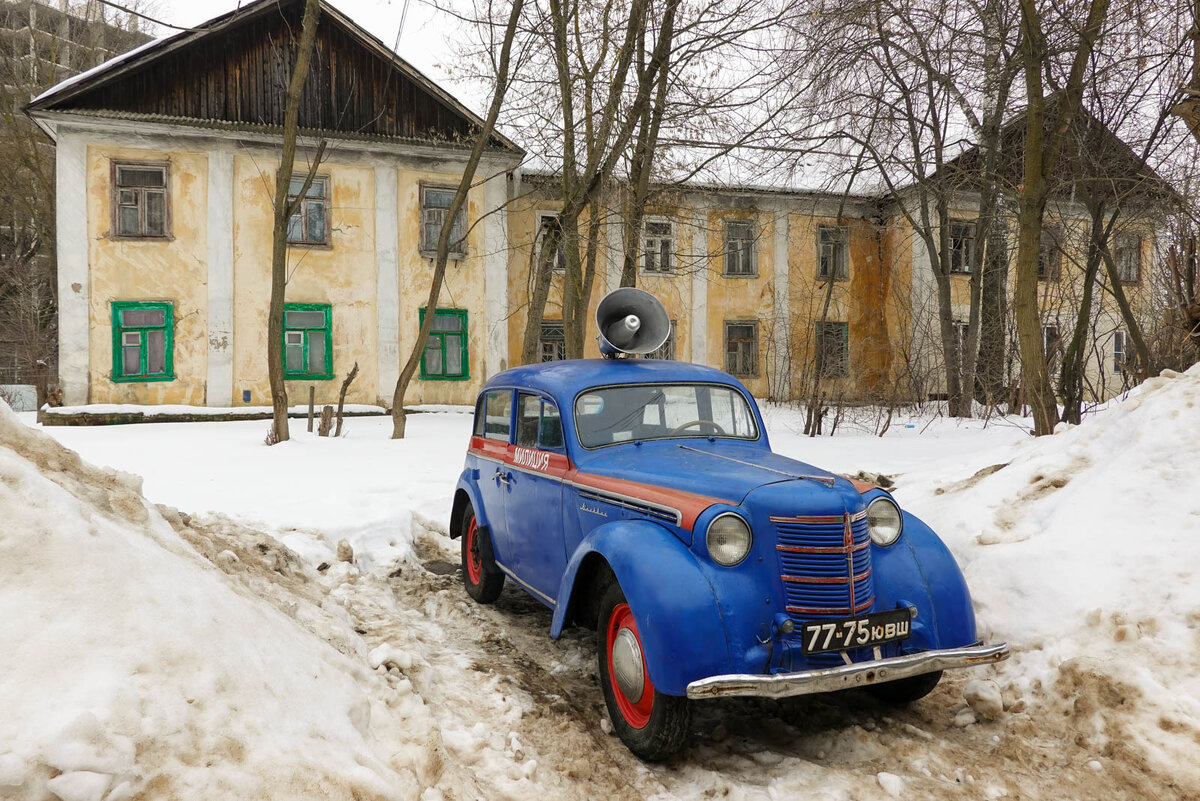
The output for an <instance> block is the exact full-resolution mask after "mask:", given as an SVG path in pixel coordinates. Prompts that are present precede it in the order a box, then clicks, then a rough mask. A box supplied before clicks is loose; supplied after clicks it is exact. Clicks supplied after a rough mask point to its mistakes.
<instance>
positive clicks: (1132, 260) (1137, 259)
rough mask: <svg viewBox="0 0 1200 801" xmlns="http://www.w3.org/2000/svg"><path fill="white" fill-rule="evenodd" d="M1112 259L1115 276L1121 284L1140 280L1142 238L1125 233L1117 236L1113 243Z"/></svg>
mask: <svg viewBox="0 0 1200 801" xmlns="http://www.w3.org/2000/svg"><path fill="white" fill-rule="evenodd" d="M1113 261H1115V262H1116V263H1117V278H1119V279H1121V283H1122V284H1136V283H1138V282H1139V281H1141V280H1142V238H1141V237H1140V236H1133V235H1130V234H1126V235H1123V236H1118V237H1117V241H1116V242H1115V243H1114V245H1113Z"/></svg>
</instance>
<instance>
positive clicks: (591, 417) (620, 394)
mask: <svg viewBox="0 0 1200 801" xmlns="http://www.w3.org/2000/svg"><path fill="white" fill-rule="evenodd" d="M575 430H576V432H577V433H578V434H579V442H580V443H581V444H582V445H583V447H585V448H598V447H600V446H602V445H612V444H614V443H617V442H628V441H630V440H645V439H664V438H667V437H710V436H713V437H731V438H734V439H758V425H757V424H756V423H755V420H754V413H753V412H752V411H751V410H750V404H749V403H747V402H746V398H745V397H743V395H742V393H740V392H738V391H737V390H735V389H733V388H732V387H727V386H722V385H720V384H635V385H626V386H615V387H602V388H598V389H592V390H588V391H587V392H584V393H582V394H580V395H579V397H578V398H577V399H576V400H575Z"/></svg>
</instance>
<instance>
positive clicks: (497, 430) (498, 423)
mask: <svg viewBox="0 0 1200 801" xmlns="http://www.w3.org/2000/svg"><path fill="white" fill-rule="evenodd" d="M512 396H513V394H512V390H508V389H498V390H494V391H492V392H489V393H487V394H486V395H484V396H483V400H482V402H481V403H480V406H481V410H482V412H483V413H482V414H480V415H479V416H478V419H477V420H476V421H475V433H476V434H477V435H478V434H482V435H483V436H484V437H486V438H487V439H494V440H499V441H500V442H508V439H509V435H510V434H511V433H512Z"/></svg>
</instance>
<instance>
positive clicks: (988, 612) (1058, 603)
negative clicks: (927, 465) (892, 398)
mask: <svg viewBox="0 0 1200 801" xmlns="http://www.w3.org/2000/svg"><path fill="white" fill-rule="evenodd" d="M1014 450H1015V455H1010V456H1009V457H1008V459H1007V460H1006V463H1004V464H998V465H992V466H989V467H985V468H984V469H983V470H980V471H979V472H977V473H975V474H974V475H969V474H968V476H966V477H963V478H962V479H961V480H958V481H954V482H947V481H945V480H944V479H935V478H934V477H933V476H932V475H929V474H927V475H925V476H923V477H922V476H919V475H912V476H908V477H907V480H906V481H905V482H904V488H903V489H902V490H901V491H900V492H899V493H898V497H899V498H900V500H901V502H902V503H903V504H905V505H906V506H907V507H908V508H909V509H912V510H913V511H914V512H916V513H917V514H918V515H919V516H921V517H923V518H924V519H925V520H926V521H928V522H929V523H931V524H932V525H933V527H934V529H935V530H937V531H938V532H939V533H940V534H941V535H942V537H943V538H944V539H946V540H947V542H948V543H949V544H950V546H951V548H952V549H953V550H954V552H955V555H956V556H957V557H958V559H959V562H960V563H961V564H962V565H963V567H964V570H965V573H966V576H967V581H968V583H969V585H970V587H971V590H972V594H973V596H974V600H975V604H976V608H977V610H978V612H979V616H980V621H981V623H982V631H983V633H984V634H985V635H989V636H991V637H993V638H995V639H997V640H1008V641H1009V642H1010V643H1012V644H1013V649H1014V658H1013V660H1012V661H1011V662H1010V663H1008V665H1007V666H1006V667H1005V668H1004V669H1003V671H1002V672H1003V673H1004V675H1005V676H1006V678H1007V680H1008V681H1009V682H1010V684H1011V688H1010V690H1011V691H1013V692H1016V693H1022V694H1030V695H1032V696H1034V697H1036V696H1038V695H1041V694H1045V695H1049V696H1052V697H1054V698H1056V699H1057V700H1058V701H1060V702H1066V703H1074V704H1075V705H1076V707H1078V706H1079V704H1080V703H1084V704H1086V705H1091V706H1094V707H1097V708H1104V707H1111V709H1107V710H1105V711H1106V713H1113V715H1114V716H1115V718H1116V719H1117V720H1119V725H1118V726H1117V728H1113V726H1112V720H1111V719H1110V722H1109V725H1108V726H1101V725H1099V724H1098V723H1097V725H1096V728H1097V731H1096V732H1081V736H1094V737H1095V738H1096V740H1097V743H1098V744H1099V745H1103V744H1105V743H1108V742H1109V740H1110V739H1112V738H1115V737H1117V735H1118V731H1119V732H1120V736H1122V737H1128V738H1130V739H1131V740H1132V741H1133V742H1136V743H1138V744H1140V745H1142V746H1143V747H1144V750H1145V751H1146V752H1147V753H1148V754H1152V755H1154V756H1155V757H1156V758H1158V759H1160V760H1162V761H1163V762H1164V763H1166V764H1171V765H1173V766H1174V768H1175V769H1176V770H1178V769H1180V767H1184V766H1186V770H1191V771H1195V770H1196V767H1195V760H1194V759H1193V757H1194V756H1195V743H1196V742H1197V741H1200V678H1198V672H1197V670H1196V665H1197V664H1198V663H1200V472H1198V470H1197V466H1198V465H1200V365H1198V366H1196V367H1193V368H1192V369H1191V370H1189V371H1188V372H1187V373H1185V374H1183V375H1179V374H1175V373H1166V374H1164V375H1163V376H1162V377H1160V378H1154V379H1151V380H1149V381H1147V382H1146V383H1145V384H1144V385H1143V386H1142V388H1141V390H1140V391H1139V392H1137V393H1133V394H1131V396H1130V397H1129V398H1128V399H1126V400H1125V401H1124V402H1122V403H1116V404H1113V405H1112V406H1111V407H1110V408H1108V409H1106V410H1105V411H1103V412H1101V413H1099V414H1096V415H1095V416H1093V417H1090V418H1088V419H1087V420H1085V422H1084V423H1083V424H1082V425H1080V426H1077V427H1073V428H1071V427H1065V430H1063V431H1061V432H1060V433H1058V434H1056V435H1055V436H1053V437H1044V438H1041V439H1038V440H1030V441H1028V442H1026V443H1023V444H1022V445H1020V446H1019V447H1017V448H1015V449H1014ZM967 456H969V455H967ZM947 472H949V471H946V470H945V468H942V470H941V474H942V476H945V475H946V474H947ZM989 629H990V632H989ZM1081 698H1082V699H1085V700H1084V701H1082V702H1081V701H1080V699H1081ZM1122 727H1124V728H1122ZM1189 752H1190V754H1191V756H1190V757H1188V756H1186V755H1187V754H1188V753H1189ZM1185 757H1186V758H1185Z"/></svg>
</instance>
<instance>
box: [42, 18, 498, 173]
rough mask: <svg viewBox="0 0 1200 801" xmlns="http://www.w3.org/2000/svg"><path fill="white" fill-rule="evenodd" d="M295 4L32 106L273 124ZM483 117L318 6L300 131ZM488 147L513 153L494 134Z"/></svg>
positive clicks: (439, 135) (207, 33)
mask: <svg viewBox="0 0 1200 801" xmlns="http://www.w3.org/2000/svg"><path fill="white" fill-rule="evenodd" d="M302 12H303V3H302V2H299V0H260V2H257V3H253V4H250V5H248V6H245V7H243V8H242V9H240V10H239V11H235V12H232V13H230V14H227V15H225V16H223V17H218V18H216V19H213V20H211V21H209V22H208V23H205V24H204V25H203V26H201V27H200V28H199V29H196V30H195V31H193V32H189V33H184V34H180V35H177V36H175V37H171V38H169V39H166V40H164V41H162V42H160V43H158V44H157V45H154V46H151V47H149V48H147V49H145V50H144V51H142V52H141V53H136V54H134V55H133V56H131V57H129V58H126V59H123V60H121V59H118V60H116V61H117V62H119V63H114V65H113V66H112V67H111V68H109V69H107V70H105V69H103V68H102V69H101V70H98V71H97V72H96V73H95V74H93V75H88V76H84V78H83V79H82V80H80V81H78V82H76V83H74V84H70V85H65V86H63V87H62V88H61V89H59V90H52V91H51V92H49V93H47V95H45V96H44V97H42V98H39V99H38V100H37V101H35V102H34V103H33V104H32V105H31V107H30V110H31V111H64V112H69V111H79V112H84V113H87V112H93V113H95V112H100V113H105V114H106V115H109V116H118V117H119V116H125V115H128V116H130V117H133V118H139V119H145V118H147V117H158V118H163V119H164V120H197V121H212V122H215V123H222V124H228V125H232V126H238V127H241V126H247V127H253V128H258V129H264V128H265V129H268V130H270V129H281V128H282V125H283V118H284V99H285V95H286V93H287V86H288V82H289V80H290V77H291V67H292V63H293V61H294V60H295V55H294V53H295V47H296V42H295V41H294V40H293V36H294V37H295V39H296V40H298V39H299V31H300V23H301V16H302ZM479 125H480V120H479V118H478V117H476V116H475V115H474V114H472V113H471V112H470V111H469V110H467V109H466V108H465V107H464V106H463V105H462V104H461V103H459V102H458V101H457V100H455V99H454V98H453V97H451V96H450V95H449V94H448V93H446V92H445V91H444V90H442V89H441V88H440V87H438V86H437V85H436V84H434V83H433V82H432V81H430V80H429V79H428V78H425V76H423V75H421V73H419V72H418V71H417V70H415V69H414V68H412V67H411V66H410V65H408V64H407V63H406V62H404V61H403V60H401V59H399V58H398V57H396V56H395V55H394V54H392V53H391V51H390V50H389V49H388V48H387V47H386V46H385V45H384V44H383V43H382V42H380V41H378V40H377V39H375V38H374V37H372V36H370V34H367V33H366V32H365V31H363V30H362V29H361V28H359V27H358V26H357V25H356V24H354V23H353V22H352V21H351V20H349V18H347V17H345V16H344V15H342V14H341V13H340V12H338V11H337V10H336V9H334V8H332V7H331V6H329V5H328V4H325V3H322V9H321V17H320V24H319V26H318V29H317V44H316V51H315V52H314V54H313V59H312V66H311V68H310V72H309V76H308V80H307V82H306V83H305V87H304V94H303V97H302V99H301V108H300V127H301V128H302V129H304V130H306V131H308V132H315V133H320V134H322V135H327V136H331V137H337V136H339V135H342V136H366V137H387V138H402V139H416V140H427V141H431V142H464V141H466V140H468V139H469V138H470V137H471V136H472V135H473V134H474V133H475V131H477V130H478V129H479ZM491 144H492V146H493V147H496V148H500V149H506V150H512V151H516V152H519V148H517V147H516V145H514V144H513V143H512V142H510V141H508V140H507V139H505V138H504V137H502V136H500V135H495V136H493V137H492V142H491Z"/></svg>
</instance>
